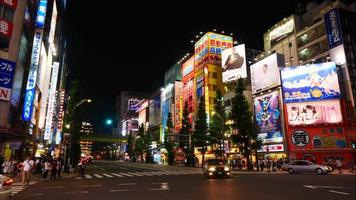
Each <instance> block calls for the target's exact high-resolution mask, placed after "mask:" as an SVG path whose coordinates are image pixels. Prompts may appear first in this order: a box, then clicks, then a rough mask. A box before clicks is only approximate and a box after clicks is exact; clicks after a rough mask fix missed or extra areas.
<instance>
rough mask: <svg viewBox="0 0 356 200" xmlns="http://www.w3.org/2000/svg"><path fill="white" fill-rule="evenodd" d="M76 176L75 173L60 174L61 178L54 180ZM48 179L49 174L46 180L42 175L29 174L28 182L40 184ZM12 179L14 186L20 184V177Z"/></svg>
mask: <svg viewBox="0 0 356 200" xmlns="http://www.w3.org/2000/svg"><path fill="white" fill-rule="evenodd" d="M77 175H78V173H77V172H71V173H69V174H67V173H63V172H62V173H61V177H59V178H58V177H56V180H58V179H67V178H72V177H75V176H77ZM49 177H50V173H49V174H48V177H47V179H44V178H42V174H41V175H33V174H31V176H30V182H36V183H37V182H40V181H46V180H49ZM11 178H12V180H13V181H14V182H13V183H14V184H15V183H21V182H22V179H21V177H20V176H15V177H11Z"/></svg>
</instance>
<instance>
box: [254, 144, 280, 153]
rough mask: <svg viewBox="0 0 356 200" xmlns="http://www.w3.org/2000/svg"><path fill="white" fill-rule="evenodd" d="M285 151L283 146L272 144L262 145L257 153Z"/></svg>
mask: <svg viewBox="0 0 356 200" xmlns="http://www.w3.org/2000/svg"><path fill="white" fill-rule="evenodd" d="M282 151H284V146H283V144H270V145H262V146H261V149H259V150H257V152H259V153H261V152H263V153H265V152H282Z"/></svg>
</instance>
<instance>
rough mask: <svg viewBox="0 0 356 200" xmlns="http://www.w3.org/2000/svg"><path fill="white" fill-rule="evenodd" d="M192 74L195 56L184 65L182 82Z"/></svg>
mask: <svg viewBox="0 0 356 200" xmlns="http://www.w3.org/2000/svg"><path fill="white" fill-rule="evenodd" d="M191 72H194V56H192V57H191V58H189V59H188V60H187V61H186V62H185V63H183V65H182V80H183V79H184V77H186V76H187V75H189V74H190V73H191Z"/></svg>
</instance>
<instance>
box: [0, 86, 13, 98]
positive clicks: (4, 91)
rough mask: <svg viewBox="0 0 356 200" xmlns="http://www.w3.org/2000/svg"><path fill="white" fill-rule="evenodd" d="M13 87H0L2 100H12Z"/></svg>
mask: <svg viewBox="0 0 356 200" xmlns="http://www.w3.org/2000/svg"><path fill="white" fill-rule="evenodd" d="M10 95H11V89H8V88H3V87H0V100H6V101H9V100H10Z"/></svg>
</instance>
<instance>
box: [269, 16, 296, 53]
mask: <svg viewBox="0 0 356 200" xmlns="http://www.w3.org/2000/svg"><path fill="white" fill-rule="evenodd" d="M293 31H294V19H293V18H289V19H288V20H286V21H285V22H284V23H283V24H282V25H279V26H277V27H276V28H274V29H273V30H272V31H271V32H269V34H268V37H269V40H270V41H271V46H273V45H275V44H277V43H278V42H280V41H281V40H283V39H284V38H286V37H288V36H289V35H290V34H291V33H293Z"/></svg>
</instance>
